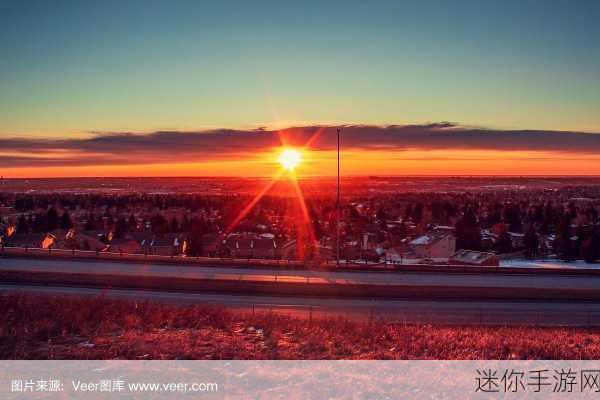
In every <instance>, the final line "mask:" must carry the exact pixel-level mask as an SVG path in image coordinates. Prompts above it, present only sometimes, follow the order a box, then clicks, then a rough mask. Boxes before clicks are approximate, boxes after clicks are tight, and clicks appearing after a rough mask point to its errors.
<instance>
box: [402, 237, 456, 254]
mask: <svg viewBox="0 0 600 400" xmlns="http://www.w3.org/2000/svg"><path fill="white" fill-rule="evenodd" d="M408 245H409V247H410V250H411V252H412V253H413V254H414V255H415V256H416V257H417V258H431V259H436V258H446V259H447V258H449V257H450V256H451V255H452V254H454V252H455V251H456V238H455V237H454V235H453V234H452V233H449V232H443V231H433V232H430V233H427V234H425V235H421V236H419V237H417V238H415V239H413V240H411V241H410V242H409V243H408Z"/></svg>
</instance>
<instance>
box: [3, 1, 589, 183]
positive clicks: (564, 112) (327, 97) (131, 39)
mask: <svg viewBox="0 0 600 400" xmlns="http://www.w3.org/2000/svg"><path fill="white" fill-rule="evenodd" d="M598 20H600V2H598V1H584V0H580V1H502V2H500V1H498V2H492V1H457V2H448V1H415V2H410V1H401V2H399V1H371V2H364V1H351V0H347V1H334V0H332V1H325V2H324V1H319V2H317V1H302V2H281V1H255V2H247V1H244V2H242V1H239V2H233V1H223V2H199V1H183V0H180V1H176V2H164V1H161V2H154V1H119V2H116V1H114V2H113V1H104V2H97V1H89V2H88V1H77V2H67V1H55V2H48V1H39V2H38V1H29V2H2V3H0V26H2V34H1V35H0V55H1V58H2V62H1V63H0V168H1V170H2V174H3V175H4V176H5V177H34V176H44V177H46V176H95V175H102V176H134V175H156V176H159V175H160V176H165V175H166V176H168V175H179V176H181V175H228V176H236V175H244V176H246V175H261V176H263V175H269V174H271V173H272V172H273V169H274V168H276V165H275V163H274V160H276V159H277V156H276V154H277V152H278V151H279V148H280V146H281V145H280V143H279V142H278V140H280V139H281V138H282V137H286V136H287V135H288V134H291V133H290V132H296V131H294V130H293V129H292V130H290V129H288V128H290V127H296V128H299V130H300V131H301V132H302V134H301V135H299V137H295V139H294V140H293V142H294V143H293V144H295V145H299V146H302V145H303V144H304V143H303V140H304V141H305V140H308V138H310V137H311V136H312V135H314V134H316V133H317V132H319V131H320V130H321V131H323V132H320V133H318V136H319V138H318V139H317V140H315V141H314V142H313V143H312V145H313V146H311V147H313V148H314V150H312V151H306V152H305V159H306V160H305V162H304V163H303V165H302V169H303V171H304V173H305V174H307V175H328V174H330V173H331V171H332V168H331V167H332V163H334V159H335V157H334V154H333V150H334V147H333V144H334V143H333V142H332V140H331V138H332V137H333V133H334V131H335V129H334V127H337V126H344V127H346V128H345V129H344V131H343V134H342V135H343V139H342V145H343V164H345V167H344V168H343V169H342V172H343V173H345V174H352V175H360V174H385V175H421V174H425V175H429V174H431V175H444V174H452V175H456V174H465V175H477V174H485V175H487V174H492V175H494V174H499V175H502V174H511V175H512V174H517V175H527V174H536V175H539V174H542V175H543V174H549V175H563V174H575V175H582V174H598V175H600V163H599V162H598V161H600V157H599V156H598V154H600V152H599V151H598V150H600V145H599V143H600V142H599V140H600V139H599V138H600V135H598V133H600V48H599V46H598V38H599V37H600V24H598V23H597V21H598ZM446 121H450V122H451V123H448V124H447V123H445V122H446ZM407 130H410V134H408V133H407ZM373 132H376V134H373ZM232 133H233V134H232ZM407 135H408V136H410V137H409V138H408V139H409V140H408V139H407V137H408V136H407ZM582 135H583V136H582ZM292 136H294V134H292ZM108 144H111V145H110V146H109V145H108ZM507 144H508V145H507ZM124 146H128V147H124Z"/></svg>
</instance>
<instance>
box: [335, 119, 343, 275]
mask: <svg viewBox="0 0 600 400" xmlns="http://www.w3.org/2000/svg"><path fill="white" fill-rule="evenodd" d="M341 130H342V128H337V202H336V225H337V226H336V230H337V234H336V257H335V260H336V265H337V266H338V267H339V266H340V132H341Z"/></svg>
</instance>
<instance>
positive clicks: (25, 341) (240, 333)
mask: <svg viewBox="0 0 600 400" xmlns="http://www.w3.org/2000/svg"><path fill="white" fill-rule="evenodd" d="M0 315H1V316H2V319H1V320H0V358H2V359H600V330H598V329H567V328H565V329H562V328H532V327H473V326H465V327H456V326H452V327H444V326H431V325H399V324H390V323H386V322H385V321H376V322H371V323H370V322H365V323H358V322H350V321H347V320H341V319H339V320H313V321H308V320H305V319H294V318H290V317H284V316H277V315H273V314H265V313H257V314H256V315H248V314H235V313H231V312H229V311H227V310H225V309H222V308H217V307H206V306H187V307H184V306H170V305H163V304H153V303H135V302H131V301H117V300H109V299H106V298H102V297H100V298H89V297H87V298H77V297H60V296H32V295H14V296H2V297H0Z"/></svg>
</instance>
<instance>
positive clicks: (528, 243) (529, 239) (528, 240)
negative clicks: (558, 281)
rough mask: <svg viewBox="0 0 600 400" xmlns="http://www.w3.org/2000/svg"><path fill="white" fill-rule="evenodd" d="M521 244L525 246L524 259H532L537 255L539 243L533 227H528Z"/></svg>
mask: <svg viewBox="0 0 600 400" xmlns="http://www.w3.org/2000/svg"><path fill="white" fill-rule="evenodd" d="M523 244H524V245H525V257H527V258H533V257H535V256H537V255H538V248H539V246H540V242H539V239H538V235H537V233H536V232H535V229H534V228H533V226H530V227H529V229H527V232H525V235H524V236H523Z"/></svg>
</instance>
